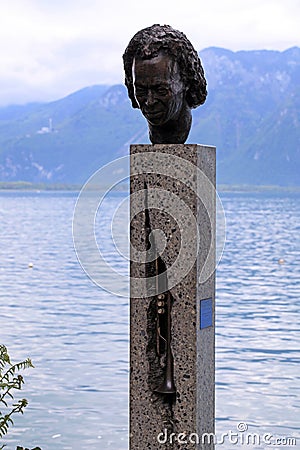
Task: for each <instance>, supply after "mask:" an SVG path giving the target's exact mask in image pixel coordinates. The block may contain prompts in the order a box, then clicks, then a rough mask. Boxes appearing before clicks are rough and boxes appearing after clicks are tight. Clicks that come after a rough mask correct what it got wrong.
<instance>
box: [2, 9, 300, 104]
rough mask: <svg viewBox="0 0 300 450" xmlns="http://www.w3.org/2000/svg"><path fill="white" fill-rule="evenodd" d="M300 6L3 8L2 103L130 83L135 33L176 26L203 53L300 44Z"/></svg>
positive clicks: (283, 47)
mask: <svg viewBox="0 0 300 450" xmlns="http://www.w3.org/2000/svg"><path fill="white" fill-rule="evenodd" d="M299 14H300V4H299V2H298V0H285V1H284V2H283V1H282V0H243V1H240V0H210V1H209V2H204V1H203V0H202V1H201V0H200V1H198V2H196V1H195V0H185V2H184V5H181V6H180V7H179V6H176V5H175V4H174V2H173V1H172V0H166V1H164V2H162V1H161V0H152V1H151V2H150V3H149V1H140V2H136V1H135V0H127V1H126V2H124V1H123V0H110V1H108V2H107V1H104V0H102V1H99V0H76V1H75V2H74V1H71V0H10V1H9V2H2V3H1V5H0V54H1V66H0V88H1V89H0V104H5V103H7V102H17V103H22V102H27V101H29V100H41V99H44V100H50V99H55V98H59V97H61V96H63V95H66V94H68V93H70V92H72V91H74V90H76V89H79V88H81V87H84V86H88V85H91V84H101V83H103V84H114V83H118V82H123V69H122V54H123V51H124V49H125V47H126V45H127V44H128V42H129V40H130V38H131V37H132V36H133V34H134V33H135V32H137V31H138V30H140V29H141V28H144V27H146V26H149V25H152V24H153V23H162V24H163V23H169V24H170V25H172V26H173V27H174V28H177V29H179V30H181V31H183V32H185V33H186V34H187V36H188V37H189V38H190V40H191V41H192V43H193V44H194V46H195V48H196V49H197V50H201V49H203V48H205V47H209V46H220V47H225V48H229V49H231V50H242V49H245V50H247V49H262V48H268V49H279V50H284V49H286V48H288V47H291V46H294V45H299V32H298V17H299Z"/></svg>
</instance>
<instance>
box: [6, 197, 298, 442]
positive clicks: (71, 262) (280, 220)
mask: <svg viewBox="0 0 300 450" xmlns="http://www.w3.org/2000/svg"><path fill="white" fill-rule="evenodd" d="M122 195H123V194H121V193H119V194H118V193H116V194H114V195H112V197H111V198H110V200H109V201H108V202H107V208H108V209H111V208H112V209H113V208H115V205H117V204H118V202H119V200H120V197H122ZM76 197H77V194H76V193H70V192H36V193H22V192H18V193H16V192H0V219H1V231H0V252H1V259H0V277H1V284H0V297H1V301H0V317H1V324H0V326H1V328H0V342H1V343H4V344H5V345H6V346H7V347H8V350H9V352H10V354H11V356H12V359H13V361H15V362H16V361H19V360H21V359H24V358H26V357H27V356H29V357H31V358H32V360H33V362H34V365H35V369H30V370H26V371H25V372H24V377H25V381H26V384H25V385H24V389H23V391H22V392H20V393H19V396H17V398H22V397H26V398H27V399H28V400H29V406H28V407H27V409H26V410H25V414H24V416H16V418H15V426H14V427H12V428H11V430H10V432H9V434H8V435H7V437H6V438H3V439H2V440H1V441H0V442H1V443H2V441H3V443H7V449H8V450H14V449H15V447H16V445H17V444H19V445H24V446H27V447H29V448H32V447H34V446H36V445H39V446H40V447H41V448H42V449H43V450H63V449H72V450H81V449H83V450H85V449H89V450H98V449H101V450H105V449H114V450H123V449H127V448H128V444H127V440H128V345H129V342H128V331H129V329H128V299H127V298H122V297H116V296H114V295H112V294H109V293H107V292H105V291H104V290H102V289H100V288H99V287H98V286H96V285H95V284H93V282H92V281H91V280H90V279H89V278H88V277H87V276H86V274H85V273H84V272H83V270H82V269H81V267H80V265H79V263H78V261H77V258H76V254H75V251H74V248H73V241H72V217H73V210H74V205H75V202H76ZM221 198H222V202H223V205H224V208H225V212H226V221H227V227H226V230H227V239H226V246H225V250H224V254H223V257H222V260H221V262H220V264H219V267H218V271H217V328H216V333H217V339H216V349H217V351H216V364H217V370H216V380H217V385H216V418H217V419H216V431H217V436H221V434H222V433H226V432H229V431H230V430H231V431H233V432H235V431H237V426H239V428H240V429H241V430H242V428H241V427H242V426H244V425H243V424H246V425H247V426H248V432H249V433H251V432H253V433H259V434H260V435H261V436H263V434H264V433H269V434H272V435H274V436H276V437H279V438H281V437H282V438H284V437H298V442H297V445H296V446H295V445H294V446H289V447H287V446H285V448H300V437H299V418H300V382H299V379H300V370H299V361H300V345H299V344H300V338H299V325H298V323H299V309H300V308H299V298H300V282H299V279H300V277H299V275H300V201H299V200H300V196H299V194H298V195H296V194H293V195H292V194H275V193H273V194H272V193H267V194H266V193H264V194H262V193H259V194H250V193H243V194H238V193H235V194H234V193H226V194H225V193H224V194H221ZM104 245H105V244H104ZM108 245H109V244H108ZM109 251H110V250H109ZM280 258H281V259H283V260H284V262H283V263H282V264H279V262H278V260H279V259H280ZM110 260H111V263H112V264H115V265H116V267H117V266H118V267H119V270H120V271H123V274H126V273H127V270H128V267H127V264H126V263H124V262H120V257H119V255H118V254H117V253H113V252H110ZM30 263H32V264H33V268H29V266H28V265H29V264H30ZM241 423H242V425H239V424H241ZM282 442H283V441H282ZM219 448H220V449H226V450H233V449H234V448H244V447H243V446H242V445H241V444H236V445H234V444H233V443H229V442H228V441H227V442H226V443H224V444H223V445H219ZM245 448H260V449H261V448H270V446H268V445H263V444H261V445H260V446H258V445H256V446H249V445H248V446H246V447H245ZM272 448H278V449H279V448H282V446H279V445H278V446H276V445H272Z"/></svg>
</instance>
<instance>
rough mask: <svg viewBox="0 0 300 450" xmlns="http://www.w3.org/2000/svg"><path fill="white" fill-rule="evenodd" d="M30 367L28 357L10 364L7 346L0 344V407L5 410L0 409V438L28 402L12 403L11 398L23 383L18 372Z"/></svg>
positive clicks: (24, 400)
mask: <svg viewBox="0 0 300 450" xmlns="http://www.w3.org/2000/svg"><path fill="white" fill-rule="evenodd" d="M30 367H34V365H33V364H32V362H31V359H30V358H27V359H26V360H25V361H21V362H19V363H16V364H12V363H11V360H10V357H9V354H8V351H7V348H6V347H5V345H2V344H0V408H1V409H3V407H4V408H5V412H6V413H3V412H2V411H1V409H0V438H2V437H3V436H5V435H6V434H7V432H8V429H9V427H10V426H11V425H13V423H14V422H13V419H12V416H13V415H14V414H17V413H21V414H23V412H24V408H26V406H27V404H28V402H27V400H26V399H25V398H23V399H21V400H19V401H18V402H17V403H12V400H13V399H14V395H13V391H14V390H21V389H22V385H23V384H24V378H23V377H22V375H20V374H18V372H19V371H21V370H25V369H28V368H30ZM1 405H2V406H1ZM7 410H8V411H7ZM3 448H4V445H2V446H1V447H0V450H1V449H3Z"/></svg>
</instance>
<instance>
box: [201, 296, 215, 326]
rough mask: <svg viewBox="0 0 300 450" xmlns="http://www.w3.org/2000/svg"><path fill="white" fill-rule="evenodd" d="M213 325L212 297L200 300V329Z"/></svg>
mask: <svg viewBox="0 0 300 450" xmlns="http://www.w3.org/2000/svg"><path fill="white" fill-rule="evenodd" d="M212 325H213V302H212V298H206V299H205V300H200V329H201V330H202V328H207V327H212Z"/></svg>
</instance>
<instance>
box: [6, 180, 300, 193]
mask: <svg viewBox="0 0 300 450" xmlns="http://www.w3.org/2000/svg"><path fill="white" fill-rule="evenodd" d="M83 186H84V184H82V185H81V184H64V183H49V184H48V183H30V182H27V181H9V182H6V181H2V182H0V191H78V192H79V191H80V190H81V189H82V188H83ZM107 189H109V190H110V189H111V186H107V185H103V186H95V188H94V189H93V190H101V191H103V190H107ZM114 190H117V191H124V192H128V184H127V183H126V184H125V183H122V184H119V185H118V186H115V187H114ZM217 191H218V192H236V193H238V192H241V193H243V192H257V193H258V192H291V193H293V192H294V193H298V192H299V193H300V186H276V185H246V184H234V185H228V184H219V185H218V186H217Z"/></svg>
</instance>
